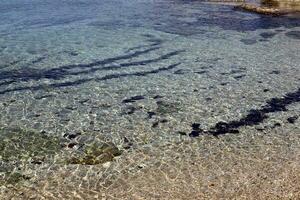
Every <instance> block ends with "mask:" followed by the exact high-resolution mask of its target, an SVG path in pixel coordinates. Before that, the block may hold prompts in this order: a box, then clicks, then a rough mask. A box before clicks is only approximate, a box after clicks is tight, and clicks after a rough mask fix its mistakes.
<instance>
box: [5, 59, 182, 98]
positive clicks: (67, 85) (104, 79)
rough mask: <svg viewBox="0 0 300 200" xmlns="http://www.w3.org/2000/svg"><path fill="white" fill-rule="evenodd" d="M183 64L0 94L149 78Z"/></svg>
mask: <svg viewBox="0 0 300 200" xmlns="http://www.w3.org/2000/svg"><path fill="white" fill-rule="evenodd" d="M180 64H181V63H176V64H172V65H169V66H167V67H161V68H158V69H154V70H151V71H140V72H135V73H123V74H111V75H107V76H104V77H100V78H87V79H79V80H76V81H68V82H63V83H52V84H45V85H38V86H32V87H30V86H26V87H17V88H13V89H6V90H2V91H0V94H6V93H8V92H14V91H24V90H31V91H37V90H42V89H45V88H63V87H70V86H76V85H81V84H84V83H87V82H90V81H96V82H98V81H106V80H111V79H117V78H125V77H133V76H147V75H150V74H157V73H160V72H164V71H169V70H172V69H174V68H175V67H177V66H178V65H180Z"/></svg>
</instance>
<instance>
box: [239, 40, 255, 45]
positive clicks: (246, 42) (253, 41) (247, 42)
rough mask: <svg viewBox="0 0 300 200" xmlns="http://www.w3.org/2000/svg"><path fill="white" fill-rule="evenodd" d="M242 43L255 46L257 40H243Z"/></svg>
mask: <svg viewBox="0 0 300 200" xmlns="http://www.w3.org/2000/svg"><path fill="white" fill-rule="evenodd" d="M240 41H241V42H242V43H244V44H246V45H253V44H256V43H257V41H256V40H255V39H241V40H240Z"/></svg>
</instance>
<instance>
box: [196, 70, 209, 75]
mask: <svg viewBox="0 0 300 200" xmlns="http://www.w3.org/2000/svg"><path fill="white" fill-rule="evenodd" d="M195 73H196V74H205V73H207V71H205V70H203V71H198V72H195Z"/></svg>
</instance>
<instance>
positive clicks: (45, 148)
mask: <svg viewBox="0 0 300 200" xmlns="http://www.w3.org/2000/svg"><path fill="white" fill-rule="evenodd" d="M60 149H61V146H60V141H59V139H58V138H57V137H53V136H51V137H50V136H47V135H45V134H42V133H37V132H34V131H27V130H22V129H19V128H16V129H0V159H1V161H4V162H9V161H28V160H31V162H38V161H40V160H44V159H45V158H46V156H54V155H55V154H57V153H58V152H59V151H60Z"/></svg>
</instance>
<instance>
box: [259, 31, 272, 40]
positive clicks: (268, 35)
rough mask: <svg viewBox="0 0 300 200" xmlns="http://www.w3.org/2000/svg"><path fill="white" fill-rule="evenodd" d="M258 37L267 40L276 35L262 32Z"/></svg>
mask: <svg viewBox="0 0 300 200" xmlns="http://www.w3.org/2000/svg"><path fill="white" fill-rule="evenodd" d="M259 35H260V36H261V37H263V38H265V39H269V38H273V37H274V36H275V35H276V33H275V32H263V33H261V34H259Z"/></svg>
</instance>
